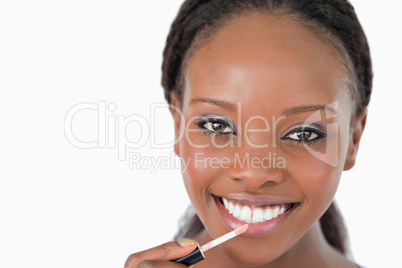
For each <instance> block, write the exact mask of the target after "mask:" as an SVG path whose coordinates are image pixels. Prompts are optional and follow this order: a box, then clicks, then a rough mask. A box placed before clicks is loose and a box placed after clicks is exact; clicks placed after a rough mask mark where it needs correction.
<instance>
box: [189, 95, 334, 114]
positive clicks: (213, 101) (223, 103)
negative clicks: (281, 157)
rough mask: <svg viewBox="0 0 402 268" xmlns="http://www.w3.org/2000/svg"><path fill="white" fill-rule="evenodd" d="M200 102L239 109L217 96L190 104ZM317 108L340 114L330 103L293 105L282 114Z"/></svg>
mask: <svg viewBox="0 0 402 268" xmlns="http://www.w3.org/2000/svg"><path fill="white" fill-rule="evenodd" d="M198 102H203V103H208V104H213V105H217V106H219V107H222V108H223V109H226V110H229V111H237V107H236V105H234V104H233V103H230V102H227V101H223V100H218V99H215V98H195V99H192V100H190V105H192V104H194V103H198ZM317 110H324V111H329V112H331V113H333V114H335V115H336V114H338V111H337V110H336V109H334V108H332V107H329V106H328V105H303V106H298V107H292V108H287V109H285V110H283V111H282V114H283V115H286V116H287V115H292V114H301V113H306V112H311V111H317Z"/></svg>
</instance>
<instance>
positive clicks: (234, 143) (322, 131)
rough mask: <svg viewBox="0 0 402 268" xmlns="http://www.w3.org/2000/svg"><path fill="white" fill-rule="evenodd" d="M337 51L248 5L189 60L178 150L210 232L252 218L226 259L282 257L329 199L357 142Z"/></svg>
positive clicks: (228, 247) (230, 244) (258, 261)
mask: <svg viewBox="0 0 402 268" xmlns="http://www.w3.org/2000/svg"><path fill="white" fill-rule="evenodd" d="M340 58H341V57H340V55H339V54H338V53H337V51H336V50H335V49H334V48H333V47H332V46H331V45H328V44H327V43H324V42H323V41H322V40H320V39H319V38H318V37H317V36H315V35H314V34H313V33H312V32H311V31H310V30H308V29H307V28H305V27H303V26H302V25H300V24H299V23H297V22H295V21H293V20H291V19H288V18H286V17H282V18H275V17H272V16H266V15H261V14H260V15H257V14H254V15H249V16H240V17H238V18H236V19H235V20H233V21H231V22H229V23H227V24H226V25H225V26H223V27H222V28H221V29H220V30H219V32H217V33H216V34H215V35H214V37H213V38H212V39H211V40H210V41H208V42H207V43H206V44H204V45H203V46H202V47H201V48H199V49H198V50H196V52H195V53H194V55H192V56H191V58H190V59H189V60H188V63H187V66H186V70H185V74H184V94H183V98H182V102H181V103H180V106H181V108H182V113H183V118H184V119H185V120H184V121H183V120H180V118H179V116H178V115H177V114H176V116H175V120H176V132H177V135H179V134H180V132H181V131H183V133H184V134H183V136H182V137H181V139H180V141H179V142H178V143H177V144H176V145H175V152H176V153H177V154H178V155H179V156H180V157H182V161H183V165H182V166H183V168H182V169H183V179H184V183H185V186H186V189H187V191H188V194H189V196H190V199H191V201H192V203H193V206H194V208H195V210H196V212H197V214H198V216H199V217H200V219H201V221H202V222H203V224H204V226H205V228H206V230H207V231H208V233H209V234H210V236H211V237H213V238H216V237H218V236H220V235H222V234H224V233H227V232H228V231H230V230H232V229H234V228H236V227H238V226H241V225H242V224H245V223H246V222H248V223H250V226H249V229H248V230H247V232H246V233H245V234H244V235H243V236H241V237H238V238H236V239H233V240H231V241H229V242H227V243H225V244H223V245H222V246H221V247H220V249H219V250H223V251H224V252H225V253H226V254H227V255H228V256H229V257H230V258H231V259H233V260H235V261H238V262H240V263H249V264H263V263H268V262H270V261H272V260H274V259H276V258H278V257H279V256H281V255H282V254H283V253H285V252H287V251H288V250H289V249H291V248H295V245H297V244H298V243H301V242H300V241H303V237H305V235H306V234H307V233H308V231H309V230H310V229H311V228H312V226H314V224H315V223H316V222H317V220H318V219H319V218H320V216H321V215H322V214H323V213H324V212H325V210H326V209H327V208H328V206H329V205H330V204H331V202H332V200H333V197H334V194H335V191H336V189H337V186H338V183H339V179H340V176H341V172H342V170H344V169H345V168H349V167H348V163H352V162H353V159H352V160H350V159H349V158H351V157H352V158H354V155H352V154H353V152H354V151H353V150H352V149H353V148H352V147H353V146H355V144H354V142H353V135H354V134H353V133H354V132H353V129H354V128H353V124H352V125H351V120H352V116H351V115H352V110H353V107H354V105H353V101H352V99H351V97H350V96H351V94H350V90H349V89H348V87H347V77H348V76H347V75H346V74H345V71H344V69H345V68H344V66H343V64H342V63H341V61H340ZM173 102H174V104H178V103H177V100H176V101H175V100H173ZM175 102H176V103H175ZM179 123H181V124H182V125H181V127H179ZM351 126H352V128H351ZM179 128H180V129H179ZM357 143H358V139H357ZM351 155H352V156H351ZM345 163H346V164H345ZM350 165H353V164H350Z"/></svg>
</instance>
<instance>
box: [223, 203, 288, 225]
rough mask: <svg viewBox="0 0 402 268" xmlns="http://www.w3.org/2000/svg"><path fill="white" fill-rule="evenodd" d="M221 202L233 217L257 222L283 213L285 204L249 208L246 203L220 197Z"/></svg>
mask: <svg viewBox="0 0 402 268" xmlns="http://www.w3.org/2000/svg"><path fill="white" fill-rule="evenodd" d="M222 202H223V205H224V207H225V208H226V209H227V210H228V211H229V213H230V214H232V216H233V217H235V218H236V219H238V220H241V221H244V222H247V223H258V222H264V221H269V220H271V219H274V218H276V217H278V216H279V215H281V214H283V213H285V207H286V205H285V204H283V205H276V206H274V207H272V206H266V207H255V208H251V207H250V206H247V205H240V204H235V203H234V202H233V201H229V200H227V199H225V198H222Z"/></svg>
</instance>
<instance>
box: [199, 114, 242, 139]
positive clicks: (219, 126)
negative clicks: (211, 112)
mask: <svg viewBox="0 0 402 268" xmlns="http://www.w3.org/2000/svg"><path fill="white" fill-rule="evenodd" d="M196 125H197V126H198V127H199V128H201V129H202V130H203V131H204V133H206V134H212V135H216V136H220V135H233V134H236V131H235V130H234V129H233V127H232V126H231V125H230V124H229V123H228V122H226V121H224V120H222V119H217V118H207V119H203V120H201V121H199V122H197V123H196Z"/></svg>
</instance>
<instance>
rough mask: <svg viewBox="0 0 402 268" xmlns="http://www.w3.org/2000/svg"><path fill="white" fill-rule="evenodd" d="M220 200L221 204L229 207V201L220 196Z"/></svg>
mask: <svg viewBox="0 0 402 268" xmlns="http://www.w3.org/2000/svg"><path fill="white" fill-rule="evenodd" d="M222 200H223V205H224V206H225V207H226V208H227V207H229V201H228V200H227V199H225V198H222Z"/></svg>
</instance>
